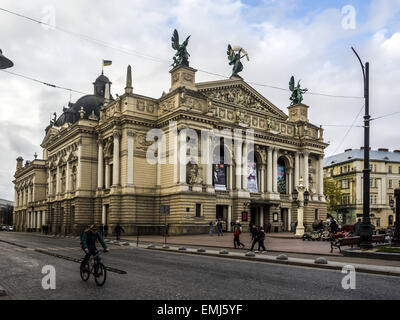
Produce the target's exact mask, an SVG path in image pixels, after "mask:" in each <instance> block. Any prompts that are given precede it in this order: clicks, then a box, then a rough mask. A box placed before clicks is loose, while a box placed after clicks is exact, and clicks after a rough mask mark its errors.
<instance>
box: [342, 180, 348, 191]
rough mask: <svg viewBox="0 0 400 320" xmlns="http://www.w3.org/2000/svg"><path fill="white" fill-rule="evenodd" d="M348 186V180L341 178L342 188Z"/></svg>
mask: <svg viewBox="0 0 400 320" xmlns="http://www.w3.org/2000/svg"><path fill="white" fill-rule="evenodd" d="M348 187H349V180H347V179H344V180H342V189H348Z"/></svg>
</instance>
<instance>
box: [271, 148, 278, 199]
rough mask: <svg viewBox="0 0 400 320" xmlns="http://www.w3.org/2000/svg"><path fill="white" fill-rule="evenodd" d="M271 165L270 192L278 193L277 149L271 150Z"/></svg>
mask: <svg viewBox="0 0 400 320" xmlns="http://www.w3.org/2000/svg"><path fill="white" fill-rule="evenodd" d="M272 164H273V166H272V170H273V171H272V191H273V192H278V148H274V150H273V154H272Z"/></svg>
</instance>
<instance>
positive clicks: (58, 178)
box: [56, 167, 61, 195]
mask: <svg viewBox="0 0 400 320" xmlns="http://www.w3.org/2000/svg"><path fill="white" fill-rule="evenodd" d="M60 187H61V181H60V167H57V177H56V195H58V194H59V193H60V191H61V188H60Z"/></svg>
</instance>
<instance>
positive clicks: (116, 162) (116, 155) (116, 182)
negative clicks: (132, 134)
mask: <svg viewBox="0 0 400 320" xmlns="http://www.w3.org/2000/svg"><path fill="white" fill-rule="evenodd" d="M113 136H114V154H113V181H112V185H113V186H117V185H119V140H120V136H121V133H120V132H119V131H117V130H115V131H114V132H113Z"/></svg>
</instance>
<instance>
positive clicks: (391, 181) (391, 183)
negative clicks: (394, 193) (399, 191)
mask: <svg viewBox="0 0 400 320" xmlns="http://www.w3.org/2000/svg"><path fill="white" fill-rule="evenodd" d="M389 188H393V180H389Z"/></svg>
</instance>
